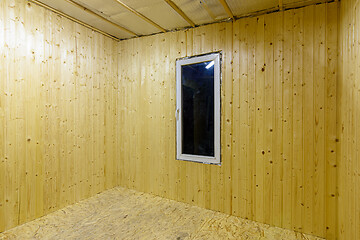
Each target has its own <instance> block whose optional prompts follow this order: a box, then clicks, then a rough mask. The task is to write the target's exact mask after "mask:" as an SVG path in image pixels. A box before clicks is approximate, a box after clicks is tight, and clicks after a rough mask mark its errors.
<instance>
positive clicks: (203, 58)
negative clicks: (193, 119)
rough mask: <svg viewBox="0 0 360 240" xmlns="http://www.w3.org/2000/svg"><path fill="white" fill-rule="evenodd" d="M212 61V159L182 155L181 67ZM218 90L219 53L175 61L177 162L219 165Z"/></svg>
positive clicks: (219, 78)
mask: <svg viewBox="0 0 360 240" xmlns="http://www.w3.org/2000/svg"><path fill="white" fill-rule="evenodd" d="M208 61H214V128H215V129H214V151H215V154H214V157H209V156H199V155H190V154H183V153H181V152H182V141H181V139H182V122H181V119H182V104H181V99H182V97H181V96H182V88H181V66H183V65H189V64H195V63H202V62H208ZM220 88H221V66H220V53H211V54H207V55H202V56H194V57H189V58H182V59H178V60H177V61H176V158H177V159H178V160H185V161H194V162H201V163H208V164H220V163H221V148H220V147H221V143H220V121H221V109H220V105H221V103H220V101H221V99H220Z"/></svg>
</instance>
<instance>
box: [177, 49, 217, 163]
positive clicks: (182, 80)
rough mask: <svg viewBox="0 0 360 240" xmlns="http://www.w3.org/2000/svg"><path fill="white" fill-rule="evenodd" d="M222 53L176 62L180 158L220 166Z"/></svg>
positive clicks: (178, 149) (178, 148)
mask: <svg viewBox="0 0 360 240" xmlns="http://www.w3.org/2000/svg"><path fill="white" fill-rule="evenodd" d="M220 56H221V55H220V53H211V54H207V55H202V56H195V57H189V58H183V59H178V60H177V61H176V106H177V110H176V148H177V149H176V156H177V159H179V160H187V161H195V162H202V163H211V164H220V155H221V154H220Z"/></svg>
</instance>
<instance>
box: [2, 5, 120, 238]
mask: <svg viewBox="0 0 360 240" xmlns="http://www.w3.org/2000/svg"><path fill="white" fill-rule="evenodd" d="M117 67H118V66H117V42H115V41H113V40H111V39H109V38H107V37H105V36H103V35H101V34H98V33H95V32H93V31H91V30H89V29H87V28H85V27H83V26H81V25H79V24H76V23H74V22H72V21H69V20H67V19H65V18H63V17H60V16H58V15H56V14H54V13H52V12H50V11H48V10H45V9H44V8H42V7H39V6H36V5H33V4H30V3H28V1H26V0H2V1H0V232H1V231H3V230H5V229H9V228H11V227H14V226H16V225H19V224H22V223H24V222H26V221H29V220H31V219H34V218H37V217H40V216H42V215H44V214H47V213H49V212H52V211H54V210H56V209H59V208H61V207H64V206H66V205H69V204H72V203H74V202H77V201H79V200H81V199H84V198H88V197H90V196H92V195H94V194H96V193H98V192H100V191H103V190H105V189H107V188H111V187H114V186H116V184H117V183H116V181H117V177H116V176H117V168H118V167H117V166H116V161H115V160H116V155H115V154H116V148H117V147H116V146H117V144H116V137H115V133H116V131H115V129H116V121H115V120H116V118H115V115H116V104H117V97H116V92H117V91H116V88H117V84H116V82H117Z"/></svg>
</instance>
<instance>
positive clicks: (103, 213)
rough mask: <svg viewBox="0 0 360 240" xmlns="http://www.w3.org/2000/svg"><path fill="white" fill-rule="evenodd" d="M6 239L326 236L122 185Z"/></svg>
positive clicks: (21, 228) (10, 233)
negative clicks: (201, 206)
mask: <svg viewBox="0 0 360 240" xmlns="http://www.w3.org/2000/svg"><path fill="white" fill-rule="evenodd" d="M5 239H6V240H10V239H176V240H185V239H186V240H193V239H262V240H263V239H274V240H275V239H276V240H281V239H284V240H285V239H290V240H291V239H294V240H295V239H308V240H321V238H317V237H314V236H310V235H305V234H302V233H297V232H294V231H291V230H285V229H281V228H277V227H271V226H269V225H267V224H261V223H257V222H254V221H250V220H245V219H241V218H238V217H234V216H230V215H227V214H223V213H219V212H214V211H211V210H206V209H203V208H200V207H196V206H191V205H189V204H185V203H180V202H176V201H173V200H169V199H165V198H161V197H157V196H154V195H151V194H147V193H141V192H137V191H135V190H129V189H126V188H122V187H116V188H113V189H111V190H108V191H105V192H103V193H100V194H98V195H96V196H94V197H92V198H89V199H87V200H84V201H81V202H80V203H77V204H74V205H71V206H68V207H65V208H63V209H61V210H58V211H56V212H54V213H51V214H49V215H47V216H45V217H42V218H39V219H36V220H34V221H32V222H29V223H26V224H24V225H21V226H18V227H16V228H13V229H10V230H8V231H6V232H4V233H0V240H5Z"/></svg>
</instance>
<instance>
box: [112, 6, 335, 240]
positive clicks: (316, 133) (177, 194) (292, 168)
mask: <svg viewBox="0 0 360 240" xmlns="http://www.w3.org/2000/svg"><path fill="white" fill-rule="evenodd" d="M337 6H338V5H337V3H330V4H321V5H313V6H308V7H305V8H299V9H296V10H289V11H285V12H277V13H272V14H267V15H262V16H259V17H252V18H244V19H240V20H238V21H236V22H235V23H219V24H212V25H207V26H203V27H199V28H195V29H189V30H186V31H179V32H174V33H166V34H160V35H155V36H150V37H144V38H139V39H132V40H126V41H122V42H120V43H119V85H118V91H119V92H118V97H119V98H118V102H119V103H118V104H119V108H118V110H119V114H118V115H117V117H118V126H121V127H119V128H118V142H119V148H118V154H119V161H120V163H119V167H120V171H119V182H120V185H122V186H126V187H129V188H135V189H137V190H140V191H145V192H150V193H153V194H157V195H160V196H163V197H167V198H171V199H175V200H178V201H182V202H187V203H191V204H195V205H198V206H201V207H205V208H209V209H214V210H217V211H221V212H225V213H229V214H233V215H237V216H241V217H244V218H248V219H253V220H256V221H260V222H265V223H269V224H271V225H275V226H279V227H284V228H289V229H295V230H297V231H300V232H306V233H311V234H315V235H318V236H322V237H325V236H326V237H328V238H329V239H333V238H334V234H335V228H336V227H335V222H336V218H335V215H336V80H337V74H336V68H337V26H338V24H337V20H338V17H337ZM219 50H221V51H222V52H223V62H222V65H223V68H222V77H223V78H222V118H221V119H222V137H221V140H222V165H221V166H212V165H205V164H199V163H192V162H185V161H177V160H175V101H176V89H175V59H176V58H180V57H185V56H192V55H197V54H203V53H207V52H212V51H219Z"/></svg>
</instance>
